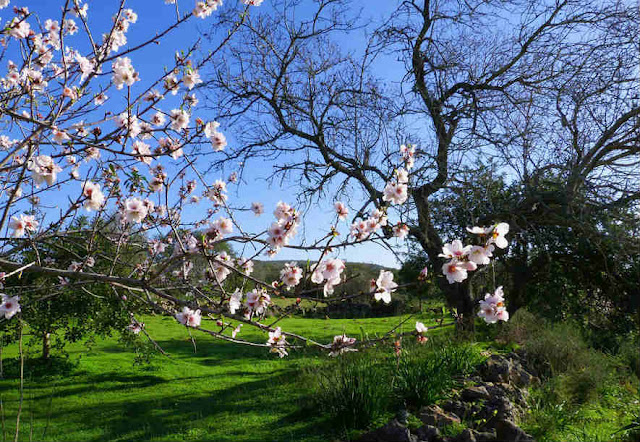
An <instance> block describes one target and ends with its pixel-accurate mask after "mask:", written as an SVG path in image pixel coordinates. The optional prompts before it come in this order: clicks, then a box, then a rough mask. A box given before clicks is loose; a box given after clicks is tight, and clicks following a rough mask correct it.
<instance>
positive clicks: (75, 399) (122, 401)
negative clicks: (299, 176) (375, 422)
mask: <svg viewBox="0 0 640 442" xmlns="http://www.w3.org/2000/svg"><path fill="white" fill-rule="evenodd" d="M401 319H402V318H400V317H391V318H375V319H357V320H355V319H342V320H339V319H335V320H333V319H327V320H323V319H294V318H292V319H285V320H283V321H281V322H280V325H281V327H282V328H283V329H284V330H291V331H296V332H299V333H302V334H305V335H308V336H310V337H313V338H316V339H319V340H321V341H323V342H328V341H330V340H331V339H332V337H333V336H334V335H336V334H339V333H342V332H346V333H347V334H349V335H350V336H354V337H357V338H360V337H361V330H366V331H367V332H368V333H371V334H375V333H382V332H385V331H388V330H389V329H390V328H392V327H393V326H394V325H397V324H398V322H399V321H400V320H401ZM415 319H417V320H422V321H423V322H425V323H430V321H429V318H428V317H426V316H423V317H417V318H415ZM144 321H145V323H146V325H147V330H148V331H149V333H150V334H151V335H152V336H153V337H154V339H156V340H157V342H158V343H159V344H160V345H161V346H162V347H163V348H164V349H165V350H166V351H167V352H168V353H169V354H170V357H164V356H161V355H156V356H154V357H153V358H152V359H151V362H150V363H148V364H142V365H136V366H134V364H133V361H134V356H135V354H134V353H133V350H132V349H131V348H126V347H125V346H124V345H123V344H122V343H121V342H119V341H118V340H117V339H116V338H112V339H104V340H98V341H97V342H95V343H94V344H93V345H92V346H91V347H90V348H87V347H86V346H85V345H82V344H74V345H71V346H69V347H68V349H67V351H68V352H69V355H70V358H69V360H70V361H71V362H72V363H73V364H74V366H73V367H72V368H71V369H70V370H69V371H68V372H61V373H57V374H55V373H45V374H44V375H34V374H33V373H30V374H27V375H26V376H25V386H24V404H23V411H22V417H21V420H22V424H21V429H20V431H21V434H20V436H21V437H20V439H21V440H30V438H31V439H32V440H55V441H78V440H83V441H103V440H110V441H124V440H127V441H129V440H204V439H208V440H220V441H224V440H229V441H239V440H263V441H267V440H308V441H314V440H318V441H320V440H328V439H329V440H330V439H331V438H332V437H334V436H335V434H336V433H335V429H333V428H332V427H331V425H330V424H329V423H328V422H326V420H324V419H323V416H320V415H319V414H320V413H317V414H316V412H315V410H313V409H310V408H309V407H308V403H309V401H308V397H309V396H310V395H311V394H312V391H311V385H312V382H310V378H309V376H311V375H310V374H309V372H308V370H307V369H308V368H310V367H314V366H316V367H317V366H319V365H322V364H323V363H325V362H326V361H327V356H326V355H324V354H320V353H318V352H317V351H315V350H313V349H304V350H300V351H296V352H293V353H292V354H291V356H289V357H288V358H286V359H283V360H281V359H278V358H277V356H276V355H274V354H269V353H268V352H267V350H266V349H264V348H254V347H245V346H237V345H232V344H228V343H225V342H221V341H218V340H214V339H213V338H211V337H208V336H205V335H203V334H201V333H194V337H195V338H196V344H197V351H196V352H195V353H194V348H193V345H192V343H191V341H190V338H189V335H188V333H187V331H186V330H185V328H184V327H182V326H180V325H179V324H177V323H176V321H175V320H173V319H172V318H163V317H158V316H157V317H147V318H144ZM414 324H415V320H414V319H413V318H412V319H411V320H410V321H408V322H407V323H406V324H405V325H404V327H405V330H408V329H412V328H413V326H414ZM245 329H246V330H243V331H242V336H243V337H245V338H252V339H254V340H255V341H256V342H265V341H266V334H262V333H260V332H256V331H251V330H249V329H248V327H245ZM142 339H145V338H142ZM30 351H32V352H33V353H32V354H31V355H30V356H33V357H37V356H38V354H37V350H36V349H35V348H34V349H31V350H30ZM16 355H17V348H16V346H10V347H8V348H5V349H4V355H3V356H4V358H5V378H6V379H4V380H2V381H0V396H1V399H2V405H3V414H4V430H3V432H4V434H6V440H9V439H11V440H13V435H14V433H15V416H16V410H17V408H18V402H19V395H18V381H17V379H16V376H15V371H16V370H15V359H13V361H12V358H15V357H16ZM11 362H13V365H14V367H13V370H11V365H10V364H11ZM11 372H13V373H11ZM27 373H29V370H27Z"/></svg>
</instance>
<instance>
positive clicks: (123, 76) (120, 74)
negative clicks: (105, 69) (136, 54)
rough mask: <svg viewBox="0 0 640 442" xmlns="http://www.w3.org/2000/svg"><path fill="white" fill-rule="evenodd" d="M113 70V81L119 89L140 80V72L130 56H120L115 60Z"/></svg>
mask: <svg viewBox="0 0 640 442" xmlns="http://www.w3.org/2000/svg"><path fill="white" fill-rule="evenodd" d="M114 34H115V33H114ZM123 37H124V36H123ZM112 70H113V77H112V78H111V81H112V82H113V84H114V85H115V86H116V89H118V90H120V89H122V88H123V87H124V86H125V85H126V86H132V85H133V84H134V83H135V82H136V81H139V80H140V77H139V75H138V73H137V72H136V71H135V69H133V66H132V65H131V59H129V58H128V57H118V58H117V59H116V61H114V62H113V65H112Z"/></svg>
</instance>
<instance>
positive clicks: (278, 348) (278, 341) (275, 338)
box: [267, 327, 289, 358]
mask: <svg viewBox="0 0 640 442" xmlns="http://www.w3.org/2000/svg"><path fill="white" fill-rule="evenodd" d="M267 345H269V347H271V353H276V354H277V355H278V356H280V357H281V358H284V357H285V356H287V355H288V354H289V353H287V350H286V349H285V347H286V346H287V338H286V336H285V335H283V334H282V330H281V329H280V327H276V329H275V330H274V331H270V332H269V339H268V340H267Z"/></svg>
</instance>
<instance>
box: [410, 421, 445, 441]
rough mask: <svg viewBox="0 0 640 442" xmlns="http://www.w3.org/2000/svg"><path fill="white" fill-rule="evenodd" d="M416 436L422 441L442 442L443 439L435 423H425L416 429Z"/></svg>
mask: <svg viewBox="0 0 640 442" xmlns="http://www.w3.org/2000/svg"><path fill="white" fill-rule="evenodd" d="M415 433H416V437H417V438H418V440H420V441H421V442H440V441H442V436H440V430H438V429H437V428H436V427H434V426H433V425H423V426H422V427H420V428H418V429H417V430H416V431H415Z"/></svg>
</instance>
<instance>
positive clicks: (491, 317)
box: [478, 286, 509, 324]
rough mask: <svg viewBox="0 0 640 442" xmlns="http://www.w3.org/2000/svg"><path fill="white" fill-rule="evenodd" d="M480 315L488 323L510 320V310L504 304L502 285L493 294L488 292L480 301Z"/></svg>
mask: <svg viewBox="0 0 640 442" xmlns="http://www.w3.org/2000/svg"><path fill="white" fill-rule="evenodd" d="M478 316H480V317H481V318H483V319H484V320H485V322H487V323H488V324H495V323H496V322H498V321H505V322H506V321H508V320H509V312H508V311H507V309H506V307H505V305H504V292H503V290H502V286H500V287H498V288H497V289H496V291H495V293H494V294H493V295H491V294H489V293H487V294H486V295H485V297H484V300H481V301H480V311H479V312H478Z"/></svg>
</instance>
